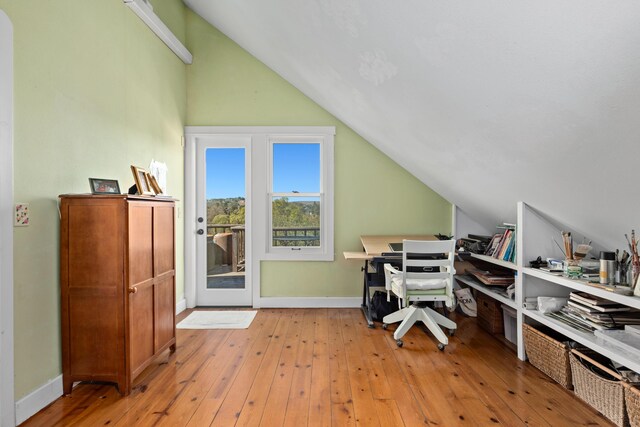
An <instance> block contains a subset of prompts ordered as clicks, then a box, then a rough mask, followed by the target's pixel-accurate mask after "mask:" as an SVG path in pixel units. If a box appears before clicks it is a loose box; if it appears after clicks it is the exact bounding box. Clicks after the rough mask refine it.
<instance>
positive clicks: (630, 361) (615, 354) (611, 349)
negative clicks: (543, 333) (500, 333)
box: [522, 310, 640, 372]
mask: <svg viewBox="0 0 640 427" xmlns="http://www.w3.org/2000/svg"><path fill="white" fill-rule="evenodd" d="M522 312H523V313H524V315H525V316H527V317H530V318H531V319H534V320H536V321H538V322H540V323H542V324H543V325H546V326H548V327H550V328H551V329H553V330H555V331H558V332H560V333H561V334H562V335H565V336H566V337H567V338H570V339H572V340H573V341H576V342H578V343H580V344H582V345H584V346H585V347H588V348H590V349H592V350H594V351H596V352H598V353H600V354H602V355H603V356H605V357H608V358H609V359H611V360H613V361H616V362H618V363H621V364H623V365H624V366H626V367H627V368H629V369H632V370H634V371H636V372H640V354H639V353H636V352H630V351H627V350H625V349H624V348H622V347H618V346H616V345H615V344H612V343H611V342H608V341H605V340H603V339H602V338H598V337H596V336H595V335H594V334H593V333H587V332H582V331H579V330H577V329H574V328H572V327H571V326H569V325H566V324H564V323H562V322H560V321H558V320H556V319H553V318H551V317H549V316H545V315H544V314H542V313H540V312H539V311H535V310H523V311H522Z"/></svg>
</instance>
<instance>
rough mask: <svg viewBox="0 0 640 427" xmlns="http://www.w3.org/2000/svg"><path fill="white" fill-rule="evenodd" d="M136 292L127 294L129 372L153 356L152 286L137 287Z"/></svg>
mask: <svg viewBox="0 0 640 427" xmlns="http://www.w3.org/2000/svg"><path fill="white" fill-rule="evenodd" d="M137 289H138V290H137V292H136V293H134V294H129V348H130V351H131V356H130V357H131V359H130V363H131V365H130V366H131V368H130V369H131V372H132V373H133V372H135V371H136V370H137V369H138V367H140V366H141V365H142V364H143V363H145V362H146V361H147V360H148V359H149V358H151V357H152V356H153V354H154V337H153V321H154V316H153V308H154V307H153V305H154V295H153V285H152V284H151V283H149V284H148V285H144V286H138V287H137Z"/></svg>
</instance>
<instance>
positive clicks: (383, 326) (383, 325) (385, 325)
mask: <svg viewBox="0 0 640 427" xmlns="http://www.w3.org/2000/svg"><path fill="white" fill-rule="evenodd" d="M388 327H389V325H387V324H386V323H383V324H382V329H384V330H385V331H386V330H387V328H388Z"/></svg>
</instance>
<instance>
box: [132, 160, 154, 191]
mask: <svg viewBox="0 0 640 427" xmlns="http://www.w3.org/2000/svg"><path fill="white" fill-rule="evenodd" d="M131 173H133V179H134V180H135V182H136V187H137V188H138V194H143V195H147V196H153V194H154V193H153V190H152V189H151V185H150V184H149V181H148V180H147V174H148V172H147V171H146V170H145V169H144V168H141V167H139V166H134V165H131Z"/></svg>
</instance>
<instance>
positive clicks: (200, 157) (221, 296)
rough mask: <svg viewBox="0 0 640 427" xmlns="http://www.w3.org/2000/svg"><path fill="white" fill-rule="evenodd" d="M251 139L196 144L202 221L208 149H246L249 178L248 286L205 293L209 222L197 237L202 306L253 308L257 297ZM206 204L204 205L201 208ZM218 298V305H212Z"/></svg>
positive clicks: (238, 137) (201, 140)
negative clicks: (253, 237) (254, 266)
mask: <svg viewBox="0 0 640 427" xmlns="http://www.w3.org/2000/svg"><path fill="white" fill-rule="evenodd" d="M251 147H252V144H251V136H250V135H209V136H207V137H198V138H197V139H196V142H195V148H196V168H195V170H196V191H197V192H199V194H197V196H196V209H197V211H196V215H197V217H198V218H207V206H206V203H207V202H206V194H205V191H206V187H207V184H206V181H207V172H206V170H207V167H208V166H209V165H207V161H206V152H207V149H209V148H213V149H217V148H242V149H244V176H245V195H244V197H245V237H244V239H245V242H244V243H245V251H244V252H245V276H244V279H245V286H244V288H243V289H213V290H211V292H209V290H205V289H206V287H207V283H206V282H207V273H206V269H207V240H206V234H207V233H206V231H207V224H206V221H205V222H204V223H201V224H200V225H199V226H197V228H199V229H200V230H204V231H205V233H204V234H205V235H202V236H198V237H196V256H197V259H196V268H197V270H196V301H197V304H198V305H224V306H227V305H243V306H247V305H252V303H253V294H252V290H253V289H252V284H253V280H252V279H253V274H252V269H251V266H252V260H253V250H252V249H253V248H252V235H253V228H252V212H253V198H252V197H251V183H252V173H251ZM202 203H204V205H201V204H202ZM212 298H214V299H215V300H216V301H217V303H216V304H212V303H211V300H212Z"/></svg>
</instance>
